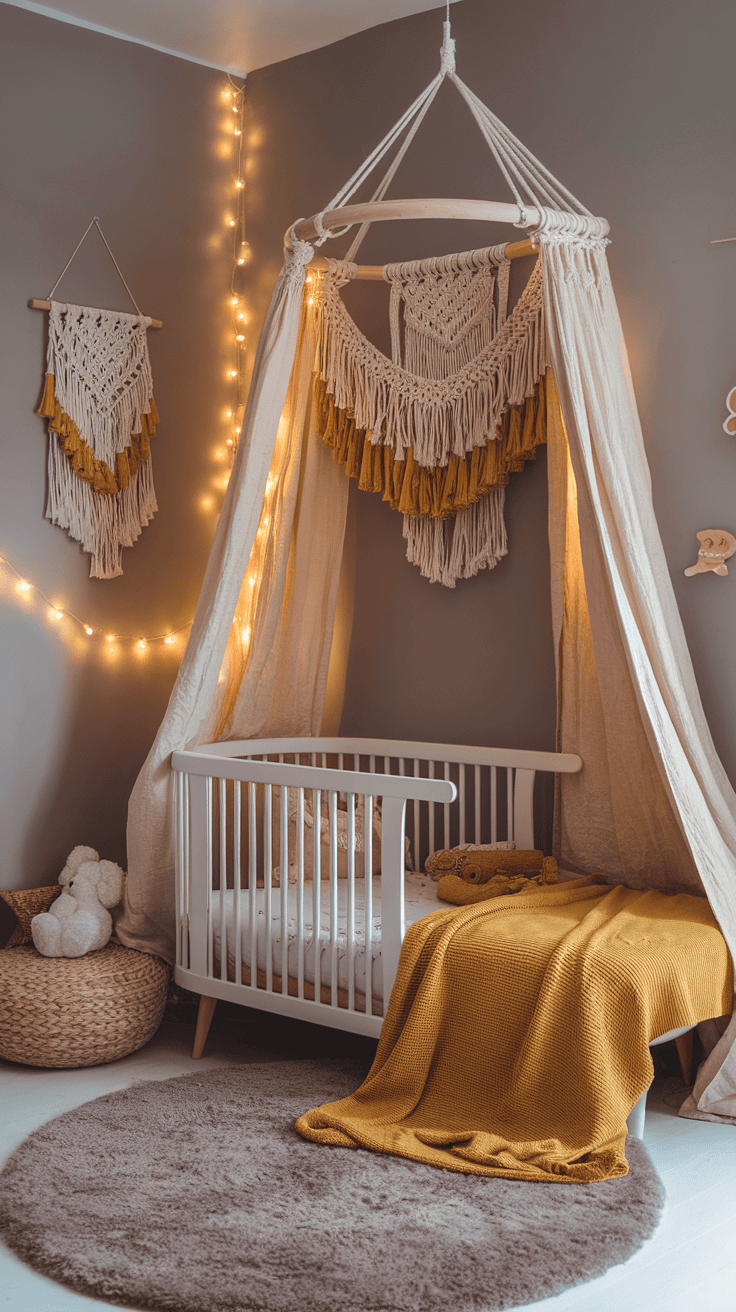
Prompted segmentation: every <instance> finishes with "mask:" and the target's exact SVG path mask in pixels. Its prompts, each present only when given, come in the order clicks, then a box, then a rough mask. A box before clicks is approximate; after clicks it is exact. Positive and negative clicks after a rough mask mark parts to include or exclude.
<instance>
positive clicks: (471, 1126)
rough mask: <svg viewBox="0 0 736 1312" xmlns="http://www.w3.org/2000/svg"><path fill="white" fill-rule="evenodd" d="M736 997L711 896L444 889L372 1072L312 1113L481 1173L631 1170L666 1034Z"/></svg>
mask: <svg viewBox="0 0 736 1312" xmlns="http://www.w3.org/2000/svg"><path fill="white" fill-rule="evenodd" d="M732 997H733V968H732V964H731V958H730V955H729V953H728V949H727V948H726V944H725V942H724V939H723V937H722V935H721V932H720V930H719V929H718V926H717V924H716V922H715V919H714V917H713V913H712V911H711V910H710V907H709V905H708V903H707V901H706V900H705V898H698V897H693V896H691V895H689V894H678V895H676V896H672V897H670V896H666V895H664V894H662V893H657V892H651V891H635V890H633V889H629V888H626V887H624V886H617V887H613V888H611V887H609V886H608V885H605V886H602V885H600V884H597V885H590V884H589V883H588V882H587V881H586V880H572V881H570V882H568V883H563V884H555V885H552V886H550V887H547V888H542V889H535V890H534V891H533V892H530V893H526V892H523V893H517V894H515V895H510V896H506V897H500V898H494V899H491V900H490V901H487V902H482V903H480V904H478V905H475V906H468V907H463V908H461V909H459V910H458V909H455V908H448V909H445V908H440V907H438V909H437V911H436V912H433V913H432V914H431V915H429V916H425V917H424V919H422V920H419V921H417V922H416V923H415V924H414V925H412V926H411V928H410V929H409V931H408V933H407V935H406V938H405V940H404V945H403V948H402V951H401V959H400V963H399V970H398V974H397V977H396V983H395V985H394V988H393V992H392V994H391V999H390V1002H389V1007H388V1013H387V1015H386V1019H385V1021H384V1024H383V1029H382V1031H381V1038H380V1041H379V1044H378V1050H377V1052H376V1058H375V1061H374V1063H373V1066H372V1067H371V1070H370V1072H369V1074H368V1076H367V1078H366V1080H365V1082H364V1083H363V1084H362V1085H361V1086H360V1088H359V1089H358V1090H357V1091H356V1092H355V1093H354V1094H352V1096H351V1097H349V1098H342V1099H340V1100H339V1101H338V1102H332V1103H326V1104H325V1105H324V1106H322V1107H317V1108H315V1109H314V1110H312V1111H309V1112H306V1113H305V1114H304V1115H303V1116H301V1117H300V1118H299V1120H298V1121H297V1122H296V1128H297V1130H298V1131H299V1133H300V1134H301V1135H303V1136H304V1137H305V1138H307V1139H312V1140H314V1141H315V1142H316V1143H324V1144H334V1145H340V1146H344V1147H347V1148H371V1149H373V1150H375V1151H377V1152H386V1153H396V1154H398V1155H399V1156H401V1157H409V1158H412V1159H413V1160H415V1161H420V1162H426V1163H428V1164H430V1165H433V1166H443V1167H447V1168H448V1169H449V1170H452V1171H463V1172H470V1173H473V1174H478V1175H499V1176H505V1177H507V1178H509V1179H517V1180H541V1181H560V1182H562V1181H565V1182H576V1181H592V1180H605V1179H610V1178H612V1177H614V1176H621V1175H626V1174H627V1172H628V1166H627V1162H626V1156H625V1152H624V1144H625V1139H626V1117H627V1116H628V1114H629V1112H630V1111H631V1109H632V1107H633V1106H634V1104H635V1103H636V1102H637V1101H638V1099H639V1097H640V1096H641V1094H642V1093H643V1092H644V1091H645V1089H647V1088H648V1086H649V1084H650V1083H651V1080H652V1076H653V1067H652V1059H651V1055H650V1052H649V1047H648V1044H649V1041H650V1040H651V1039H654V1038H657V1037H658V1036H659V1035H661V1034H666V1033H667V1032H668V1031H669V1030H672V1029H676V1028H677V1027H679V1026H683V1025H694V1024H696V1023H697V1022H698V1021H700V1020H705V1019H706V1018H707V1017H711V1016H719V1015H723V1014H724V1013H725V1012H727V1011H729V1010H730V1008H731V1002H732Z"/></svg>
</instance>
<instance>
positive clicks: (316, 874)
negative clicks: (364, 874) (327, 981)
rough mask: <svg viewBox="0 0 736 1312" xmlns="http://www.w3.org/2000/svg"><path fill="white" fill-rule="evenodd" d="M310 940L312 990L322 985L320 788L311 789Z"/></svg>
mask: <svg viewBox="0 0 736 1312" xmlns="http://www.w3.org/2000/svg"><path fill="white" fill-rule="evenodd" d="M312 817H313V821H314V823H313V825H312V942H313V944H314V990H315V997H317V998H319V997H320V996H321V993H320V989H321V986H322V789H321V788H313V789H312Z"/></svg>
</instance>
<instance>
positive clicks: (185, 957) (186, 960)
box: [182, 774, 192, 970]
mask: <svg viewBox="0 0 736 1312" xmlns="http://www.w3.org/2000/svg"><path fill="white" fill-rule="evenodd" d="M182 777H183V779H184V870H185V872H186V873H185V880H184V928H183V938H184V942H183V944H182V948H183V951H182V965H183V966H184V967H185V968H186V969H187V970H189V969H191V966H190V942H191V921H190V911H189V897H190V889H191V881H192V864H191V853H190V848H189V841H190V829H189V825H190V805H189V787H190V786H189V775H188V774H187V775H183V776H182Z"/></svg>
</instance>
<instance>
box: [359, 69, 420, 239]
mask: <svg viewBox="0 0 736 1312" xmlns="http://www.w3.org/2000/svg"><path fill="white" fill-rule="evenodd" d="M443 81H444V79H443V78H437V79H436V83H437V85H436V86H435V88H434V90H433V91H432V93H431V95H429V96H428V97H427V99H426V100H425V102H424V104H423V106H422V108H421V109H420V111H419V113H418V114H417V117H416V118H415V120H414V122H413V124H412V126H411V127H410V129H409V131H408V133H407V135H406V137H405V138H404V143H403V145H402V146H400V148H399V150H398V152H397V154H396V155H395V157H394V160H393V163H392V164H391V165H390V167H389V169H388V171H387V172H386V174H385V175H384V177H383V180H382V181H381V182H380V183H379V185H378V187H377V188H376V190H375V191H374V193H373V195H372V196H371V200H372V201H374V200H383V198H384V196H385V195H386V192H387V191H388V189H389V187H390V185H391V183H392V182H393V179H394V177H395V176H396V173H397V172H398V169H399V166H400V164H401V162H402V160H403V158H404V156H405V155H406V152H407V150H408V149H409V147H410V145H411V143H412V141H413V140H414V138H415V136H416V134H417V132H418V131H419V129H420V127H421V125H422V123H423V122H424V119H425V117H426V115H427V112H428V110H429V108H430V105H431V104H432V103H433V101H434V99H435V96H436V95H437V92H438V91H439V89H440V87H441V85H442V82H443ZM370 226H371V225H370V223H363V224H361V226H360V228H359V229H358V232H357V234H356V236H355V239H354V241H353V243H352V245H351V246H350V249H349V250H348V251H347V253H346V255H345V260H346V262H352V261H353V260H354V259H355V257H356V255H357V253H358V251H359V249H360V247H361V246H362V244H363V240H364V238H365V236H366V234H367V232H368V229H369V228H370Z"/></svg>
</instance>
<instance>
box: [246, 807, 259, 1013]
mask: <svg viewBox="0 0 736 1312" xmlns="http://www.w3.org/2000/svg"><path fill="white" fill-rule="evenodd" d="M257 825H258V811H257V808H256V785H255V784H248V924H249V925H250V985H251V988H254V989H255V988H257V987H258V903H257V900H256V894H257V891H258V890H257V887H256V885H257V882H258V833H257Z"/></svg>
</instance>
